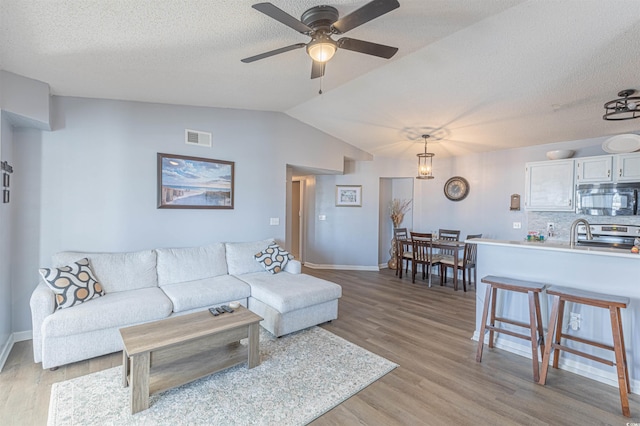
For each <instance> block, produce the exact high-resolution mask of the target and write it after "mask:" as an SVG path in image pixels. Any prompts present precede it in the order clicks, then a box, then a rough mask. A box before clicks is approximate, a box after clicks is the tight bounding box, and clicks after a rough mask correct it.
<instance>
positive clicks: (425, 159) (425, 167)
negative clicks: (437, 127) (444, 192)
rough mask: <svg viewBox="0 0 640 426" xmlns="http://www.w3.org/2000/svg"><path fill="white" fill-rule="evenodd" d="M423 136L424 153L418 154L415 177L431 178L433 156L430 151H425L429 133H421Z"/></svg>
mask: <svg viewBox="0 0 640 426" xmlns="http://www.w3.org/2000/svg"><path fill="white" fill-rule="evenodd" d="M422 137H423V138H424V153H420V154H418V176H416V179H433V156H434V155H435V154H434V153H432V152H427V139H428V138H429V135H422Z"/></svg>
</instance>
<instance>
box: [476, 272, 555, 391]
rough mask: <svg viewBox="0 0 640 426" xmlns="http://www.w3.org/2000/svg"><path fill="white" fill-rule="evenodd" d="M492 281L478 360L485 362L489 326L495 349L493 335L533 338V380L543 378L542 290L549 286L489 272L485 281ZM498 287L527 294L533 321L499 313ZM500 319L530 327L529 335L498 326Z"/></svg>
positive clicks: (481, 329)
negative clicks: (483, 357) (541, 364)
mask: <svg viewBox="0 0 640 426" xmlns="http://www.w3.org/2000/svg"><path fill="white" fill-rule="evenodd" d="M481 281H482V282H483V283H485V284H488V286H487V292H486V295H485V298H484V311H483V312H482V326H481V327H480V336H479V338H478V353H477V355H476V361H478V362H481V361H482V349H483V347H484V333H485V329H488V330H489V347H490V348H493V334H494V333H504V334H508V335H510V336H514V337H518V338H520V339H524V340H529V341H531V358H532V361H533V380H534V381H536V382H537V381H538V380H539V379H540V365H539V363H538V347H540V351H541V353H544V351H545V347H544V331H543V329H542V318H541V315H540V293H541V292H542V290H544V289H545V287H546V284H541V283H536V282H531V281H522V280H516V279H513V278H505V277H496V276H493V275H488V276H486V277H484V278H483V279H482V280H481ZM498 289H500V290H505V291H516V292H518V293H526V294H527V295H528V297H529V323H524V322H520V321H515V320H512V319H509V318H503V317H499V316H496V296H497V295H498ZM490 301H491V317H490V319H489V324H487V316H488V314H489V302H490ZM496 321H499V322H503V323H506V324H512V325H517V326H519V327H522V328H528V329H529V330H530V333H529V335H525V334H521V333H517V332H514V331H511V330H506V329H504V328H501V327H499V326H496Z"/></svg>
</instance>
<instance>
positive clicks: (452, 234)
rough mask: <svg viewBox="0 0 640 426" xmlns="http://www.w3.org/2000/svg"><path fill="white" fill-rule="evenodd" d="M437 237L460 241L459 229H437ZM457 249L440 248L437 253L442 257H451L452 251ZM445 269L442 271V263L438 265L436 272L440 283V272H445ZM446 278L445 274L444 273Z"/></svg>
mask: <svg viewBox="0 0 640 426" xmlns="http://www.w3.org/2000/svg"><path fill="white" fill-rule="evenodd" d="M438 239H439V240H443V241H460V231H459V230H457V229H439V230H438ZM454 250H457V249H455V248H453V249H440V252H439V254H440V255H442V256H443V257H445V256H446V257H448V258H451V259H453V251H454ZM446 272H447V271H446V269H445V270H444V271H443V269H442V265H440V266H438V273H439V274H440V285H443V281H442V274H443V273H444V274H446ZM444 277H445V278H446V277H447V276H446V275H444Z"/></svg>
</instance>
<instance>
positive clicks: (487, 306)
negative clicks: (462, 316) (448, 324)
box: [476, 284, 491, 362]
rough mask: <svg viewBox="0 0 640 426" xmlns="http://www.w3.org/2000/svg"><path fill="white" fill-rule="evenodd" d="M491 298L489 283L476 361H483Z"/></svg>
mask: <svg viewBox="0 0 640 426" xmlns="http://www.w3.org/2000/svg"><path fill="white" fill-rule="evenodd" d="M490 299H491V285H488V284H487V291H486V293H485V296H484V308H483V309H482V325H481V326H480V335H479V336H478V353H476V361H478V362H481V361H482V349H483V347H484V332H485V331H486V329H487V314H488V313H489V302H490Z"/></svg>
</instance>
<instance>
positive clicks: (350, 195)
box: [336, 185, 362, 207]
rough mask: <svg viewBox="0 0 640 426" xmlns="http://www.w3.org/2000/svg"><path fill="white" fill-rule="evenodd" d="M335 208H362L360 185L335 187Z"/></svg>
mask: <svg viewBox="0 0 640 426" xmlns="http://www.w3.org/2000/svg"><path fill="white" fill-rule="evenodd" d="M336 206H337V207H362V185H336Z"/></svg>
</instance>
